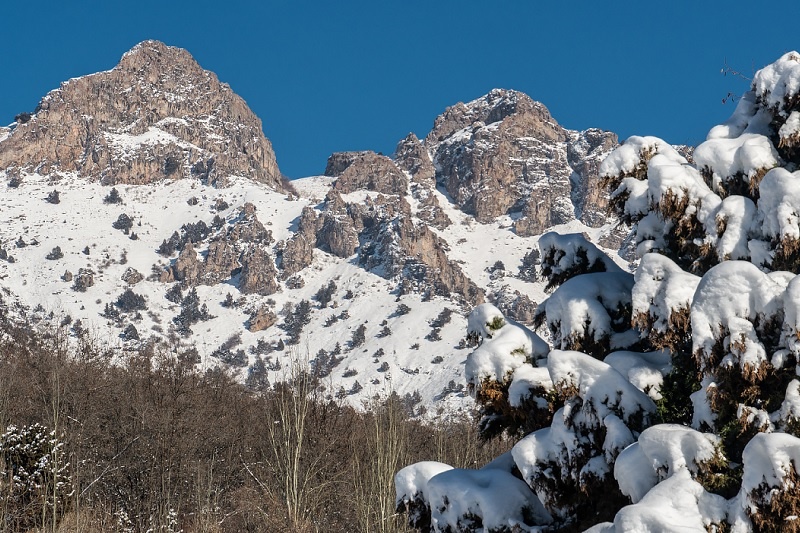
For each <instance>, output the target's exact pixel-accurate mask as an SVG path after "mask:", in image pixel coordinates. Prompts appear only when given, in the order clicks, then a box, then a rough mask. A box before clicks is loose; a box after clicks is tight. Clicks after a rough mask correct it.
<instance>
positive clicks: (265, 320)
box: [247, 306, 278, 333]
mask: <svg viewBox="0 0 800 533" xmlns="http://www.w3.org/2000/svg"><path fill="white" fill-rule="evenodd" d="M277 321H278V316H277V315H276V314H275V313H274V312H273V311H272V310H270V309H269V308H268V307H266V306H261V307H259V308H258V309H257V310H255V311H254V312H253V313H252V314H251V315H250V319H249V320H248V321H247V329H248V330H249V331H250V332H252V333H256V332H258V331H264V330H265V329H267V328H269V327H272V326H273V325H274V324H275V322H277Z"/></svg>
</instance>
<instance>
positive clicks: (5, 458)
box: [0, 424, 72, 531]
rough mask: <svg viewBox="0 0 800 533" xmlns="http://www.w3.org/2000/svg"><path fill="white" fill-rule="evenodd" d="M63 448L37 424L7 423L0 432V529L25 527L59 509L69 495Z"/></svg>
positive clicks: (66, 502) (23, 528)
mask: <svg viewBox="0 0 800 533" xmlns="http://www.w3.org/2000/svg"><path fill="white" fill-rule="evenodd" d="M63 448H64V443H63V442H61V441H60V440H59V438H58V437H57V436H56V433H55V432H54V431H48V430H47V428H45V427H44V426H42V425H41V424H33V425H30V426H24V427H16V426H9V427H8V428H7V429H6V431H5V433H3V434H2V435H0V494H1V495H2V502H3V504H2V509H0V519H2V522H3V527H2V529H4V530H5V529H6V528H9V530H12V531H26V530H28V529H29V528H31V527H35V526H37V525H41V521H42V519H43V518H45V517H49V516H51V515H59V516H60V515H61V514H62V513H63V511H64V509H65V508H66V506H67V505H68V504H69V501H70V500H69V497H70V496H71V495H72V483H71V479H70V473H69V460H68V459H67V458H66V457H64V453H63Z"/></svg>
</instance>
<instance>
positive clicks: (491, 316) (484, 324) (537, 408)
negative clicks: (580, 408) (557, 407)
mask: <svg viewBox="0 0 800 533" xmlns="http://www.w3.org/2000/svg"><path fill="white" fill-rule="evenodd" d="M467 322H468V336H469V337H470V338H471V339H473V341H474V342H476V343H478V347H477V348H476V349H475V351H473V352H472V353H471V354H470V355H469V356H468V357H467V361H466V367H465V372H464V373H465V377H466V380H467V385H468V388H469V390H470V392H471V393H472V394H473V395H474V396H475V398H476V400H477V402H478V405H479V407H480V410H481V421H480V429H481V433H482V434H483V435H484V436H487V437H488V436H492V435H497V434H499V433H501V432H502V431H504V430H505V431H510V432H512V433H517V432H518V433H521V434H524V433H527V432H529V431H531V430H532V429H536V428H538V427H541V426H542V425H544V424H545V423H547V422H549V420H550V418H551V417H552V414H553V409H552V405H551V403H552V399H551V397H550V390H551V389H552V388H553V385H552V382H551V381H550V377H549V375H548V374H547V371H546V369H545V368H544V365H545V364H546V362H547V359H546V357H547V353H548V352H549V351H550V347H549V346H548V345H547V343H546V342H544V341H543V340H542V339H541V337H539V336H538V335H537V334H536V333H534V332H532V331H531V330H529V329H528V328H526V327H525V326H523V325H522V324H520V323H518V322H515V321H514V320H511V319H509V318H506V317H504V316H503V314H502V313H501V312H500V310H498V309H497V308H496V307H495V306H493V305H492V304H481V305H479V306H478V307H476V308H475V309H473V310H472V312H471V313H470V315H469V317H468V319H467Z"/></svg>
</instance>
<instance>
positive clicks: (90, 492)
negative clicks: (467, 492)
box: [0, 320, 508, 533]
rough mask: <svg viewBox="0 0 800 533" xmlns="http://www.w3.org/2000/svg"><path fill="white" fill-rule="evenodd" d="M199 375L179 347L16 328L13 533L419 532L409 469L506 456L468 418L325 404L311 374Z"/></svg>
mask: <svg viewBox="0 0 800 533" xmlns="http://www.w3.org/2000/svg"><path fill="white" fill-rule="evenodd" d="M285 357H286V359H287V360H286V361H285V362H286V363H290V362H291V358H293V357H294V358H297V357H298V355H297V353H296V352H295V353H289V352H286V355H285ZM299 358H300V359H302V356H300V357H299ZM195 363H196V352H195V351H194V350H192V349H187V348H185V347H180V346H179V345H173V346H168V345H151V346H147V347H146V348H144V349H142V350H140V351H136V352H123V351H120V350H119V349H111V348H108V347H105V346H103V344H102V343H99V342H96V341H93V340H91V339H90V338H89V336H88V335H87V336H84V337H82V338H81V339H80V340H78V341H77V342H76V341H75V338H74V337H69V336H68V331H67V330H66V329H65V328H59V327H52V328H48V329H47V330H46V331H44V332H43V331H42V330H41V329H40V328H34V327H32V326H30V325H27V324H22V325H20V324H13V323H11V322H10V321H8V320H2V325H1V326H0V432H2V437H0V528H2V530H3V531H54V532H55V531H59V532H73V531H81V532H90V533H91V532H100V531H103V532H104V531H120V532H178V531H184V532H187V533H189V532H224V531H237V532H239V531H242V532H247V531H253V532H255V531H267V532H270V531H276V532H277V531H281V532H285V531H298V532H307V531H308V532H311V531H331V532H334V531H347V532H354V531H364V532H368V531H369V532H381V531H382V532H391V531H405V525H404V517H402V516H400V517H398V516H396V514H395V508H394V486H393V477H394V474H395V472H396V471H397V470H399V469H400V468H401V467H402V466H404V465H407V464H410V463H412V462H415V461H419V460H422V459H426V460H430V459H436V460H440V461H443V462H446V463H448V464H451V465H456V466H463V467H466V466H472V467H474V466H480V465H483V464H484V463H485V462H488V460H489V459H490V458H492V457H495V456H497V455H498V454H499V453H502V452H503V451H505V450H506V449H507V448H508V444H506V443H504V442H502V441H498V440H495V441H492V442H490V443H484V444H482V443H481V442H480V440H479V437H478V435H477V430H476V427H475V425H474V424H473V423H472V422H471V421H470V420H461V421H451V422H446V423H445V422H442V423H440V424H438V425H435V426H434V425H430V424H422V423H420V422H418V421H415V420H413V419H412V418H411V417H410V416H409V410H408V406H407V405H405V404H404V402H403V401H402V399H401V398H399V397H398V396H397V395H396V394H392V393H390V392H389V393H384V394H381V395H379V397H378V398H376V399H375V401H374V403H373V405H371V406H370V408H369V409H367V410H363V411H362V410H355V409H353V408H351V407H349V406H347V405H345V404H344V403H343V402H342V401H340V400H330V399H324V394H323V393H321V392H320V391H321V390H322V387H321V385H323V384H322V383H321V382H320V380H318V379H315V378H314V376H312V375H309V374H308V373H307V372H303V371H300V370H299V369H300V368H301V366H300V365H294V366H293V365H291V364H288V365H286V367H287V368H294V369H295V370H294V371H291V372H287V374H286V380H285V381H284V382H281V383H277V384H269V383H265V382H264V381H263V380H262V381H260V382H259V383H256V384H254V383H253V382H252V381H251V382H250V384H249V386H247V385H244V384H242V383H240V382H239V380H237V379H234V377H233V376H232V375H231V374H229V373H228V372H226V371H224V370H219V369H216V370H209V371H205V372H198V371H197V370H196V366H195ZM504 446H505V448H504Z"/></svg>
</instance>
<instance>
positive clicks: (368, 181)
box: [333, 152, 408, 195]
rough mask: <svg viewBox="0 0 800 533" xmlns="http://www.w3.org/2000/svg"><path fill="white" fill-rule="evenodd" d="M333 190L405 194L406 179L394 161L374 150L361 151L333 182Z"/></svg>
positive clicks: (345, 192) (340, 191) (406, 187)
mask: <svg viewBox="0 0 800 533" xmlns="http://www.w3.org/2000/svg"><path fill="white" fill-rule="evenodd" d="M333 188H334V190H335V191H337V192H339V193H342V194H347V193H351V192H353V191H356V190H359V189H365V190H368V191H375V192H379V193H383V194H401V195H404V194H406V191H407V189H408V179H407V178H406V176H405V174H403V172H402V171H401V170H400V169H399V168H397V165H395V164H394V161H392V160H391V159H389V158H388V157H386V156H384V155H378V154H376V153H374V152H362V153H361V154H360V155H358V156H357V157H356V158H355V159H353V161H352V162H351V163H350V164H349V165H348V166H347V168H346V169H345V170H344V172H342V174H341V175H340V176H339V179H337V180H336V182H334V184H333Z"/></svg>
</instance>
